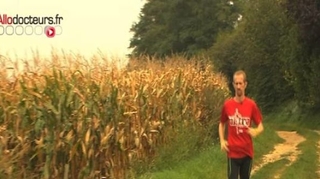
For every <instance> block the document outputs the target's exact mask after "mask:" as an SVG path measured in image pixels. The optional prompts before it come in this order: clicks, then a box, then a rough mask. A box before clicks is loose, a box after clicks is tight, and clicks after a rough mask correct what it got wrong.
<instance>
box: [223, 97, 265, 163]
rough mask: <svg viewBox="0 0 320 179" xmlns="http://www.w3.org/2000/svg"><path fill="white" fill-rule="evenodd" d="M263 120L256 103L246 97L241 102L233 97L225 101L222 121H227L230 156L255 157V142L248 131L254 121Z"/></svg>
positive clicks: (256, 122)
mask: <svg viewBox="0 0 320 179" xmlns="http://www.w3.org/2000/svg"><path fill="white" fill-rule="evenodd" d="M261 121H262V115H261V112H260V110H259V108H258V107H257V105H256V103H255V102H254V101H253V100H252V99H250V98H248V97H246V98H245V99H244V100H243V101H242V102H241V103H240V102H236V101H235V100H234V99H233V98H232V99H228V100H226V101H225V103H224V105H223V108H222V113H221V119H220V122H221V123H225V122H228V123H227V126H228V128H227V130H228V133H227V138H228V140H227V141H228V144H229V145H228V148H229V152H228V153H227V155H228V157H229V158H242V157H245V156H250V157H251V158H253V143H252V138H251V136H250V135H249V134H248V133H247V130H248V128H249V127H251V126H252V122H254V123H255V124H256V125H258V124H260V122H261Z"/></svg>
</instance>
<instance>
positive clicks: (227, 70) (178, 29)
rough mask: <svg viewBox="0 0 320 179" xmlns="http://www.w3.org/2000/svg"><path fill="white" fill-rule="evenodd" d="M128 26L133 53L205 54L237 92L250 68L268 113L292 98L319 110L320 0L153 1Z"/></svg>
mask: <svg viewBox="0 0 320 179" xmlns="http://www.w3.org/2000/svg"><path fill="white" fill-rule="evenodd" d="M130 31H131V32H133V34H134V35H133V37H132V39H131V41H130V46H129V48H132V49H133V51H132V53H131V54H130V56H131V57H137V56H141V55H147V56H155V57H158V59H162V58H163V57H167V56H171V55H176V54H179V55H184V56H186V58H190V57H192V56H197V55H205V56H207V57H210V59H211V60H212V62H213V63H214V65H215V67H216V70H218V71H220V72H222V73H224V74H225V75H226V76H227V77H228V79H229V88H230V89H231V91H233V90H232V89H233V88H232V83H231V80H232V74H233V72H234V71H235V70H237V69H243V70H245V71H246V72H247V74H248V81H249V85H248V88H247V93H248V95H249V96H251V97H252V98H254V99H255V100H256V101H257V102H258V103H259V105H260V106H262V108H263V109H264V110H265V111H269V110H272V109H273V107H276V106H279V105H281V104H283V103H284V102H285V101H287V100H290V99H296V100H297V101H298V102H299V105H300V106H301V107H304V108H308V109H319V108H320V95H318V94H319V91H320V70H319V69H320V0H287V1H285V0H274V1H270V0H260V1H251V0H239V1H229V2H228V1H223V0H152V1H147V2H146V3H145V5H144V7H143V8H142V10H141V13H140V19H139V21H138V22H137V23H134V24H133V25H132V28H131V29H130Z"/></svg>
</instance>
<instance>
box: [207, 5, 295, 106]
mask: <svg viewBox="0 0 320 179" xmlns="http://www.w3.org/2000/svg"><path fill="white" fill-rule="evenodd" d="M243 7H244V8H243V10H244V12H243V13H242V14H243V18H242V20H241V21H240V22H239V25H238V26H237V28H236V29H235V30H234V31H233V32H230V33H229V32H228V33H224V34H222V35H220V36H219V39H218V41H217V43H216V44H214V46H213V47H212V49H211V52H210V55H211V56H212V59H213V60H214V63H215V64H218V66H219V70H221V71H222V72H223V73H225V74H226V75H227V76H228V79H229V88H230V90H232V91H233V87H232V84H231V82H232V76H233V72H234V71H235V70H238V69H243V70H245V71H246V73H247V76H248V82H249V84H248V88H247V94H248V96H251V97H252V98H254V99H256V101H257V102H258V103H259V105H260V106H261V107H262V108H263V109H265V110H269V109H272V108H273V107H275V106H277V105H279V104H281V103H282V102H283V101H285V100H286V99H288V98H290V97H291V96H292V94H293V90H292V89H291V83H290V82H289V81H288V80H287V79H286V78H285V77H286V73H287V69H286V67H285V64H286V63H285V61H284V60H283V59H281V55H282V53H284V52H283V51H282V49H281V48H280V47H281V46H282V45H284V44H283V40H282V39H283V38H284V37H286V36H287V33H288V31H289V30H290V29H289V28H288V21H287V18H286V16H285V14H284V13H283V11H282V9H281V8H280V6H279V4H278V2H277V1H267V0H262V1H255V2H251V1H250V3H246V4H243Z"/></svg>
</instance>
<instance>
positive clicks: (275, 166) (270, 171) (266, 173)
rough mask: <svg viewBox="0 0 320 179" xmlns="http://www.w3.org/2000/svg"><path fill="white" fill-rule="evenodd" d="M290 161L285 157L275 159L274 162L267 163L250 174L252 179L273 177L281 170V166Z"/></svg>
mask: <svg viewBox="0 0 320 179" xmlns="http://www.w3.org/2000/svg"><path fill="white" fill-rule="evenodd" d="M289 162H290V161H289V160H287V159H280V160H278V161H275V162H274V163H269V164H267V165H266V166H264V167H263V168H261V169H260V170H258V171H257V172H256V173H255V174H254V175H252V177H251V178H252V179H273V178H274V176H275V175H277V174H278V173H279V172H281V169H282V167H283V166H285V165H286V164H288V163H289Z"/></svg>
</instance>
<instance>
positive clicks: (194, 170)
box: [138, 124, 282, 179]
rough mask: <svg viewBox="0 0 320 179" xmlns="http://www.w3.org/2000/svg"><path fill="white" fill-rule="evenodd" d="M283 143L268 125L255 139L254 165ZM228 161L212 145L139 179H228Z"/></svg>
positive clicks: (216, 146)
mask: <svg viewBox="0 0 320 179" xmlns="http://www.w3.org/2000/svg"><path fill="white" fill-rule="evenodd" d="M279 142H282V139H280V138H279V137H278V136H277V135H276V134H275V132H274V130H273V129H272V128H270V127H269V125H268V124H266V125H265V131H264V133H263V134H262V135H260V136H259V137H257V138H256V139H254V146H255V160H254V165H256V164H258V163H259V162H261V158H262V156H263V155H264V154H267V153H268V152H269V151H270V150H272V149H273V145H274V144H275V143H279ZM226 172H227V160H226V155H225V153H223V152H221V151H220V146H219V145H212V146H210V147H209V148H207V149H205V150H204V151H202V152H201V153H200V154H197V155H195V156H193V157H192V158H191V159H189V160H185V161H181V162H180V163H178V164H177V165H176V166H174V167H172V168H170V169H163V170H159V171H156V172H149V173H145V174H144V175H143V176H140V177H138V178H139V179H166V178H168V179H171V178H179V179H214V178H216V179H222V178H226V176H227V174H226Z"/></svg>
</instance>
